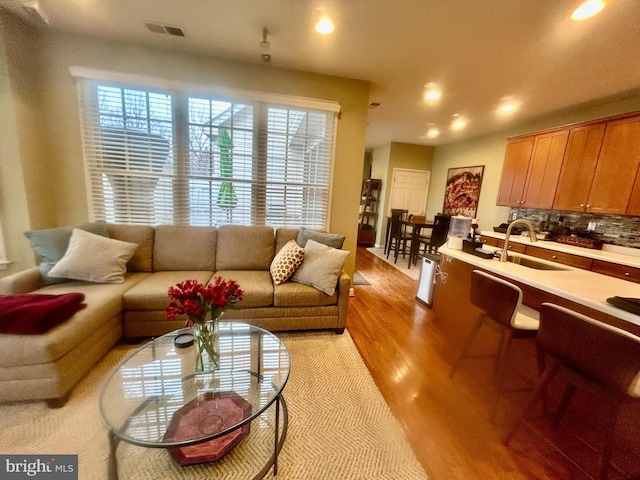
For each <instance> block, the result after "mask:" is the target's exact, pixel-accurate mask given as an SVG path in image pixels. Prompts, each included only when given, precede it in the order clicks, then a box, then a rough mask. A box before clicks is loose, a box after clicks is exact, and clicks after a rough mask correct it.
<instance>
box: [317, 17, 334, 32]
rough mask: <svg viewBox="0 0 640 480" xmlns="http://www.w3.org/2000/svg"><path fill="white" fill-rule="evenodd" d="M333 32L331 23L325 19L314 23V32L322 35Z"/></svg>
mask: <svg viewBox="0 0 640 480" xmlns="http://www.w3.org/2000/svg"><path fill="white" fill-rule="evenodd" d="M334 30H335V27H334V26H333V22H332V21H331V20H330V19H328V18H327V17H322V18H321V19H320V20H319V21H318V23H316V31H317V32H318V33H321V34H323V35H329V34H330V33H332V32H333V31H334Z"/></svg>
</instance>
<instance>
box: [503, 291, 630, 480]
mask: <svg viewBox="0 0 640 480" xmlns="http://www.w3.org/2000/svg"><path fill="white" fill-rule="evenodd" d="M536 345H537V347H538V350H539V351H541V352H542V353H543V354H544V356H545V363H546V368H545V370H544V373H543V375H542V376H541V378H540V380H539V382H538V384H537V386H536V388H535V390H534V393H533V397H532V399H531V401H530V402H529V404H528V405H527V406H526V407H525V408H524V410H523V411H522V413H521V414H520V416H519V417H518V419H517V420H516V421H515V423H514V424H513V426H512V427H511V429H510V430H509V431H508V433H507V434H506V436H505V437H504V440H503V441H504V443H505V444H508V443H509V442H510V441H511V439H512V437H513V435H514V434H515V432H516V430H517V429H518V428H519V427H520V426H521V425H522V423H523V422H524V418H525V416H526V414H527V413H528V412H529V410H531V409H532V408H533V407H534V405H535V404H536V403H537V402H538V401H540V400H543V399H544V398H545V393H546V390H547V386H548V385H549V384H550V383H551V381H552V380H554V379H556V377H557V376H558V375H563V376H564V377H565V379H566V380H568V383H567V385H566V388H565V391H564V395H563V397H562V399H561V400H560V404H559V407H558V410H557V413H556V414H555V418H554V420H553V423H552V428H553V429H554V430H555V429H557V428H558V425H559V423H560V421H561V420H562V417H563V415H564V413H565V412H566V410H567V408H568V407H569V404H570V402H571V399H572V397H573V394H574V392H575V391H576V389H577V387H578V386H581V387H587V388H594V389H597V390H599V391H601V392H603V393H604V394H605V396H606V401H605V402H603V405H602V408H603V409H604V415H603V419H604V422H603V423H604V426H603V428H602V437H603V438H602V440H603V441H602V444H603V446H602V449H601V452H600V466H599V472H598V477H597V478H599V479H601V480H602V479H606V478H607V474H608V471H609V469H610V463H611V462H610V461H611V454H612V451H613V444H614V437H615V426H616V418H617V416H618V412H619V410H620V408H621V407H622V406H623V405H625V404H629V403H638V402H639V401H640V337H637V336H636V335H633V334H631V333H629V332H627V331H625V330H622V329H620V328H617V327H614V326H611V325H607V324H605V323H602V322H599V321H597V320H595V319H593V318H590V317H587V316H585V315H582V314H580V313H577V312H575V311H572V310H569V309H567V308H565V307H561V306H558V305H555V304H552V303H543V304H542V305H541V307H540V325H539V331H538V336H537V338H536ZM633 478H640V475H638V476H636V477H633Z"/></svg>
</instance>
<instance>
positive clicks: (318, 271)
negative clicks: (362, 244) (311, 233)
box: [291, 239, 349, 295]
mask: <svg viewBox="0 0 640 480" xmlns="http://www.w3.org/2000/svg"><path fill="white" fill-rule="evenodd" d="M347 257H349V251H348V250H338V249H337V248H331V247H328V246H326V245H323V244H321V243H318V242H316V241H314V240H311V239H310V240H308V241H307V246H306V247H305V249H304V260H303V261H302V265H300V267H299V268H298V269H297V270H296V272H295V273H294V274H293V275H292V276H291V281H293V282H298V283H304V284H305V285H311V286H312V287H315V288H317V289H318V290H320V291H321V292H324V293H326V294H327V295H333V294H334V292H335V290H336V285H337V283H338V277H340V273H342V269H343V267H344V264H345V263H346V261H347Z"/></svg>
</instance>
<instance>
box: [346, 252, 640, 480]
mask: <svg viewBox="0 0 640 480" xmlns="http://www.w3.org/2000/svg"><path fill="white" fill-rule="evenodd" d="M356 269H357V270H358V272H360V273H361V274H362V275H363V276H364V277H365V278H366V279H367V280H368V281H369V282H370V283H371V285H368V286H358V285H356V286H355V287H354V288H355V296H354V297H352V298H351V299H350V304H349V315H348V321H347V329H348V331H349V332H350V334H351V336H352V337H353V339H354V342H355V344H356V346H357V347H358V350H359V351H360V354H361V356H362V358H363V360H364V362H365V363H366V365H367V367H368V368H369V371H370V372H371V374H372V376H373V378H374V379H375V381H376V383H377V385H378V388H379V389H380V391H381V392H382V394H383V395H384V397H385V399H386V401H387V403H388V404H389V406H390V408H391V410H392V411H393V413H394V415H395V417H396V418H397V419H398V421H399V422H400V423H401V424H402V425H403V427H404V428H405V430H406V432H407V437H408V439H409V441H410V442H411V445H412V447H413V449H414V451H415V453H416V456H417V457H418V459H419V460H420V462H421V463H422V465H423V466H424V468H425V470H426V472H427V474H428V475H429V477H430V479H431V480H456V479H459V480H471V479H482V480H488V479H514V480H515V479H549V480H563V479H571V480H573V479H583V478H589V477H588V476H587V475H586V474H585V473H583V472H582V471H581V470H580V469H579V468H577V467H576V466H574V465H573V463H572V462H570V461H568V460H567V459H566V458H565V457H564V456H563V455H561V454H560V453H559V452H558V451H557V449H555V448H552V447H551V446H550V444H549V442H548V441H547V440H545V437H543V436H541V435H540V434H537V433H536V432H535V431H534V430H532V429H530V428H528V427H523V428H521V429H520V430H519V431H518V432H517V433H516V435H515V436H514V438H513V440H512V442H511V443H510V445H509V446H508V447H507V446H504V445H503V444H502V441H501V438H502V436H503V435H504V433H505V431H506V429H507V427H508V426H509V425H510V423H511V421H512V420H513V418H514V417H515V415H517V413H518V412H519V411H520V410H521V408H522V406H523V405H524V403H525V402H526V401H527V400H528V398H529V395H530V393H529V392H523V393H512V394H509V395H508V397H507V398H505V399H504V400H503V401H502V402H501V403H499V404H498V405H499V408H498V415H497V417H496V419H495V421H494V422H491V421H490V419H489V418H490V409H491V405H492V404H493V402H494V401H495V397H494V393H493V392H494V389H493V387H492V385H491V384H490V382H489V379H490V378H491V361H490V360H489V359H477V361H476V359H471V360H468V361H466V362H465V363H463V364H462V366H461V367H460V370H459V372H458V373H457V374H456V376H455V377H454V379H453V380H450V379H449V371H450V368H451V359H452V358H454V357H455V354H456V353H457V352H458V349H459V348H460V345H461V344H458V345H450V344H447V342H445V341H444V338H443V335H441V331H442V328H441V326H439V324H438V319H437V318H435V315H434V314H433V313H432V311H431V310H430V309H429V308H427V307H426V306H424V305H423V304H422V303H421V302H419V301H417V300H415V293H416V290H417V282H416V281H415V280H412V279H411V278H409V277H408V276H406V275H404V274H403V273H401V272H399V271H398V270H397V269H395V268H394V267H392V266H390V265H387V264H386V263H384V262H383V261H382V260H380V259H378V258H376V257H374V256H373V255H371V254H370V253H369V252H367V251H366V249H364V248H361V247H360V248H358V251H357V256H356ZM496 346H497V342H496ZM589 401H591V399H589ZM594 401H595V400H594ZM563 421H564V420H563ZM534 423H535V421H534ZM569 423H570V422H569ZM574 427H575V428H573V430H575V431H580V430H585V432H586V433H584V432H581V433H584V436H585V437H589V435H590V437H589V438H590V439H593V440H596V441H597V439H598V438H599V436H598V435H597V431H596V432H591V431H592V430H594V429H593V428H590V429H589V428H583V427H580V425H579V423H578V422H577V421H576V423H575V425H574ZM595 430H597V427H596V429H595ZM562 432H563V431H562V429H559V431H558V434H556V436H555V437H554V441H556V442H558V443H559V444H561V445H562V446H563V449H564V450H565V451H569V452H572V454H575V455H576V458H578V459H580V462H581V463H580V464H581V465H584V466H585V468H586V470H587V471H590V472H594V471H595V468H594V466H595V460H596V459H597V456H596V455H594V454H593V452H591V451H589V450H588V449H587V448H586V447H584V445H583V443H581V442H580V441H578V440H576V439H575V437H574V436H573V435H569V434H563V433H562ZM590 432H591V433H590ZM547 433H548V432H547ZM634 433H637V432H634ZM591 437H593V438H591ZM632 442H635V443H640V442H639V441H638V438H636V439H633V440H632ZM625 455H626V454H625ZM618 456H621V455H618ZM627 457H628V455H627V456H625V457H624V458H623V459H622V460H618V463H619V464H620V465H622V466H623V467H622V469H623V471H626V472H627V473H625V474H621V473H619V472H611V474H610V476H609V478H610V479H615V480H617V479H621V478H625V477H630V476H631V474H630V473H629V472H633V474H634V475H638V473H639V472H640V466H639V465H640V463H638V457H633V458H631V459H629V458H627ZM634 478H635V477H634ZM638 478H640V477H638Z"/></svg>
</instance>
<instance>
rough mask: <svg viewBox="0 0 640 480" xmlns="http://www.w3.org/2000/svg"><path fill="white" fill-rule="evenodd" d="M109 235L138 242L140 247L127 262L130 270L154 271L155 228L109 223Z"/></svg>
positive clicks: (130, 241) (126, 240) (124, 240)
mask: <svg viewBox="0 0 640 480" xmlns="http://www.w3.org/2000/svg"><path fill="white" fill-rule="evenodd" d="M107 230H109V236H110V237H111V238H115V239H116V240H122V241H123V242H129V243H137V244H138V249H137V250H136V253H134V254H133V257H131V260H129V262H128V263H127V271H128V272H152V271H153V238H154V235H155V230H154V228H153V227H151V226H148V225H121V224H113V223H110V224H108V225H107Z"/></svg>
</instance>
